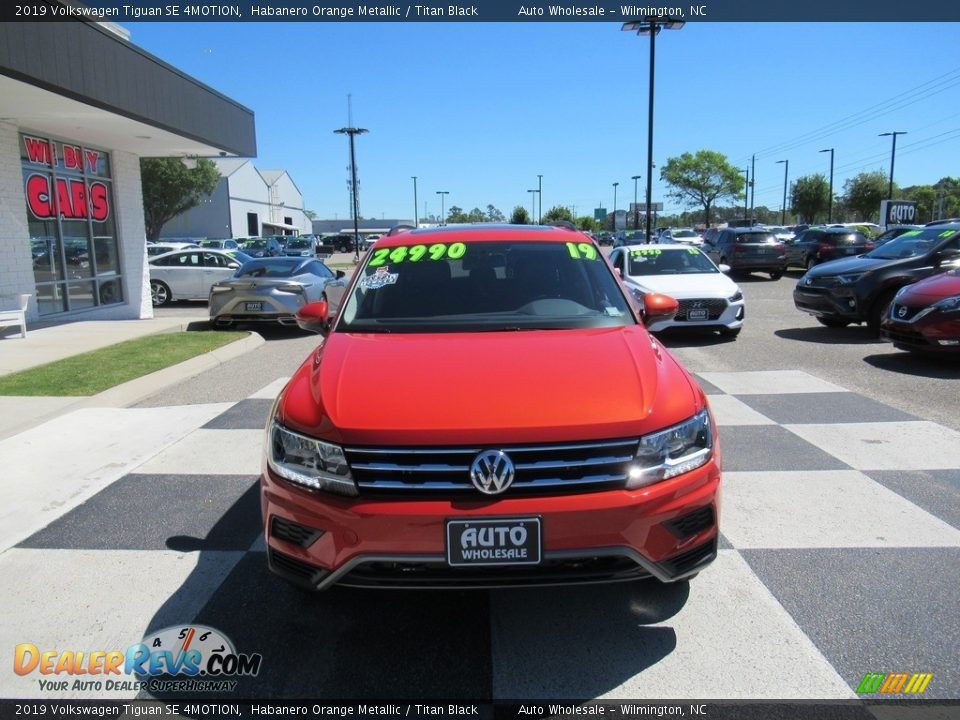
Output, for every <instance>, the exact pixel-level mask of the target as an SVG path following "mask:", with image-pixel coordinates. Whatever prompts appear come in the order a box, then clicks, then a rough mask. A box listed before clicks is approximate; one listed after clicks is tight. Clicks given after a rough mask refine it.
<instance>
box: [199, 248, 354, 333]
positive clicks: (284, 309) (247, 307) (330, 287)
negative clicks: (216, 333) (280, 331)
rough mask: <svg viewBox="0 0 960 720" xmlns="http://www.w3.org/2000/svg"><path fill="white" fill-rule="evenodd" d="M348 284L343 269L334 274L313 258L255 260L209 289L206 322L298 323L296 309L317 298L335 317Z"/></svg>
mask: <svg viewBox="0 0 960 720" xmlns="http://www.w3.org/2000/svg"><path fill="white" fill-rule="evenodd" d="M346 285H347V282H346V278H345V275H344V272H343V271H342V270H337V271H336V273H334V271H333V270H331V269H330V268H328V267H327V266H326V265H324V264H323V263H322V262H321V261H319V260H315V259H313V258H303V257H274V258H257V259H254V260H251V261H249V262H247V263H245V264H244V265H243V266H242V267H241V268H240V269H239V270H237V271H236V273H234V275H233V277H231V278H229V279H227V280H222V281H220V282H218V283H216V284H214V285H213V287H211V288H210V302H209V305H210V322H211V323H212V324H213V326H214V327H227V326H230V325H233V324H235V323H247V322H268V323H280V324H281V325H296V324H297V321H296V314H297V311H298V310H299V309H300V308H301V307H303V306H304V305H306V304H307V303H311V302H316V301H318V300H326V301H327V302H328V303H329V304H330V314H331V315H333V313H335V312H336V311H337V310H338V309H339V308H340V302H341V300H342V298H343V294H344V292H345V291H346Z"/></svg>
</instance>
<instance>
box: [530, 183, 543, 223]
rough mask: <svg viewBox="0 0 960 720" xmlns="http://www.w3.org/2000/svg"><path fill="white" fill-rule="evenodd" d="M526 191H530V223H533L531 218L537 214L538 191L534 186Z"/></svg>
mask: <svg viewBox="0 0 960 720" xmlns="http://www.w3.org/2000/svg"><path fill="white" fill-rule="evenodd" d="M527 192H528V193H530V224H531V225H533V219H534V218H535V217H536V216H537V193H538V192H540V191H539V190H537V189H536V188H534V189H533V190H527Z"/></svg>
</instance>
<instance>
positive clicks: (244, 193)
mask: <svg viewBox="0 0 960 720" xmlns="http://www.w3.org/2000/svg"><path fill="white" fill-rule="evenodd" d="M227 182H228V185H229V188H230V223H231V226H232V227H233V236H234V237H249V236H250V233H249V232H247V213H251V212H252V213H256V215H257V232H258V234H264V233H263V223H264V221H267V222H269V220H270V193H269V191H268V188H267V184H266V183H265V182H264V181H263V177H262V176H261V175H260V173H258V172H257V169H256V168H255V167H254V166H253V163H250V162H248V163H246V164H245V165H242V166H241V167H239V168H237V170H236V171H235V172H234V173H233V174H232V175H230V177H229V178H227ZM266 234H270V233H266Z"/></svg>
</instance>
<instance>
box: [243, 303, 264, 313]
mask: <svg viewBox="0 0 960 720" xmlns="http://www.w3.org/2000/svg"><path fill="white" fill-rule="evenodd" d="M244 309H245V310H246V311H247V312H259V311H260V310H263V303H262V302H258V303H244Z"/></svg>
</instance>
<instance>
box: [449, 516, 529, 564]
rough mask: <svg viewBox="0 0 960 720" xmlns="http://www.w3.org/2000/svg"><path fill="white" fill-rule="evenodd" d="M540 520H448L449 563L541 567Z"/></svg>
mask: <svg viewBox="0 0 960 720" xmlns="http://www.w3.org/2000/svg"><path fill="white" fill-rule="evenodd" d="M540 548H541V533H540V518H496V519H490V520H475V519H470V520H447V563H448V564H449V565H451V566H454V567H462V566H476V565H537V564H538V563H539V562H540Z"/></svg>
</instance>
